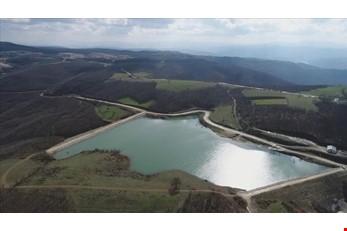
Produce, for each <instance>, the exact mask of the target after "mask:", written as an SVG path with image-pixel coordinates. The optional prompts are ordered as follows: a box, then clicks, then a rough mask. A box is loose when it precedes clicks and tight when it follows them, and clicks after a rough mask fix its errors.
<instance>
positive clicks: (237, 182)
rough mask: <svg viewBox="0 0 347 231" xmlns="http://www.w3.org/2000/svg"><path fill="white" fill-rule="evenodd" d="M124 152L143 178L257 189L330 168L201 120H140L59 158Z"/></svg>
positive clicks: (86, 141)
mask: <svg viewBox="0 0 347 231" xmlns="http://www.w3.org/2000/svg"><path fill="white" fill-rule="evenodd" d="M95 148H99V149H119V150H121V151H122V153H123V154H125V155H127V156H129V157H130V160H131V169H132V170H134V171H137V172H141V173H144V174H152V173H156V172H159V171H164V170H171V169H181V170H184V171H186V172H189V173H191V174H193V175H196V176H198V177H200V178H203V179H207V180H208V181H211V182H213V183H215V184H218V185H225V186H231V187H237V188H243V189H247V190H249V189H254V188H257V187H261V186H265V185H268V184H272V183H276V182H279V181H283V180H288V179H292V178H297V177H302V176H306V175H311V174H314V173H318V172H321V171H323V170H325V169H327V167H325V166H322V165H318V164H314V163H310V162H306V161H303V160H301V159H299V158H297V157H292V156H287V155H284V154H280V153H278V152H274V151H270V150H268V149H266V148H262V147H260V146H257V145H255V144H249V143H240V142H236V141H233V140H230V139H227V138H223V137H220V136H218V135H217V134H216V133H214V132H213V131H211V130H210V129H208V128H206V127H204V126H202V125H201V124H200V122H199V120H198V119H197V118H196V117H184V118H179V119H169V120H162V119H150V118H145V117H142V118H138V119H136V120H133V121H130V122H128V123H126V124H123V125H121V126H118V127H115V128H112V129H110V130H108V131H106V132H104V133H102V134H99V135H97V136H94V137H92V138H90V139H88V140H85V141H82V142H80V143H77V144H74V145H72V146H70V147H68V148H66V149H63V150H61V151H59V152H57V154H56V155H55V157H56V158H57V159H60V158H66V157H69V156H72V155H75V154H77V153H79V152H81V151H84V150H93V149H95Z"/></svg>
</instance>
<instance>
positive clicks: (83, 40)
mask: <svg viewBox="0 0 347 231" xmlns="http://www.w3.org/2000/svg"><path fill="white" fill-rule="evenodd" d="M0 39H1V41H10V42H15V43H21V44H28V45H54V46H67V47H111V48H152V49H190V48H194V49H199V48H200V49H203V48H204V47H205V48H206V47H223V46H230V45H257V44H287V45H311V46H328V47H337V48H338V47H347V42H346V41H347V19H221V18H218V19H150V18H147V19H121V18H117V19H110V18H109V19H108V18H106V19H24V18H21V19H1V34H0Z"/></svg>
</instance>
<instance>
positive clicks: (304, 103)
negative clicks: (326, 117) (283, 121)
mask: <svg viewBox="0 0 347 231" xmlns="http://www.w3.org/2000/svg"><path fill="white" fill-rule="evenodd" d="M242 93H243V94H244V95H245V96H246V97H262V96H264V97H272V96H273V97H285V98H286V99H287V100H288V106H289V107H293V108H302V109H305V110H309V111H318V108H317V106H316V105H315V104H314V99H313V98H311V97H304V96H300V95H295V94H287V93H282V92H277V91H271V90H262V89H245V90H243V91H242ZM268 100H270V99H268ZM263 101H265V100H263ZM279 102H280V101H275V102H273V103H276V105H277V104H278V103H279ZM280 103H281V104H282V103H283V102H282V101H281V102H280ZM268 105H269V104H268Z"/></svg>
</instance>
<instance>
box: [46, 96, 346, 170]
mask: <svg viewBox="0 0 347 231" xmlns="http://www.w3.org/2000/svg"><path fill="white" fill-rule="evenodd" d="M41 96H42V97H47V96H44V95H43V93H41ZM67 97H72V98H76V99H80V100H87V101H92V102H98V103H105V104H108V105H115V106H119V107H123V108H127V109H130V110H133V111H137V112H139V113H138V114H135V115H133V116H130V117H128V118H125V119H123V120H120V121H116V122H114V123H111V124H108V125H106V126H103V127H100V128H96V129H94V130H91V131H87V132H85V133H82V134H79V135H77V136H74V137H71V138H68V139H66V140H65V141H63V142H61V143H59V144H57V145H54V146H53V147H51V148H49V149H47V150H46V153H48V154H50V155H54V153H56V152H58V151H60V150H62V149H64V148H67V147H69V146H71V145H73V144H76V143H79V142H82V141H84V140H86V139H89V138H91V137H93V136H95V135H97V134H100V133H103V132H105V131H107V130H109V129H111V128H114V127H116V126H119V125H121V124H124V123H127V122H129V121H131V120H133V119H136V118H138V117H141V116H144V115H146V116H149V117H157V118H158V117H159V118H167V117H182V116H187V115H194V114H204V116H203V117H202V120H203V121H204V123H202V125H203V126H205V127H208V128H210V127H213V128H216V129H220V130H222V131H224V132H227V133H230V134H233V135H239V136H240V137H242V138H245V140H247V141H251V143H255V144H259V143H260V144H262V145H265V147H267V148H268V149H271V150H274V151H277V152H280V153H283V154H284V155H289V156H296V157H298V158H300V159H303V160H306V159H308V160H310V162H312V163H317V164H320V165H325V166H327V167H343V168H345V165H343V164H340V163H337V162H334V161H331V160H328V159H325V158H322V157H318V156H315V155H311V154H307V153H304V152H299V151H295V150H291V149H289V148H285V147H282V146H281V145H280V144H278V143H275V142H272V141H268V140H265V139H263V138H259V137H256V136H253V135H250V134H247V133H244V132H241V131H238V130H235V129H231V128H227V127H225V126H222V125H220V124H217V123H215V122H213V121H211V120H210V119H209V117H210V113H211V112H210V111H207V110H192V111H186V112H178V113H158V112H151V111H147V110H145V109H142V108H138V107H135V106H131V105H126V104H121V103H115V102H109V101H105V100H99V99H93V98H88V97H83V96H76V95H70V96H67ZM215 133H217V134H218V135H221V136H223V135H222V134H220V133H218V132H215ZM238 141H241V142H245V141H244V140H238Z"/></svg>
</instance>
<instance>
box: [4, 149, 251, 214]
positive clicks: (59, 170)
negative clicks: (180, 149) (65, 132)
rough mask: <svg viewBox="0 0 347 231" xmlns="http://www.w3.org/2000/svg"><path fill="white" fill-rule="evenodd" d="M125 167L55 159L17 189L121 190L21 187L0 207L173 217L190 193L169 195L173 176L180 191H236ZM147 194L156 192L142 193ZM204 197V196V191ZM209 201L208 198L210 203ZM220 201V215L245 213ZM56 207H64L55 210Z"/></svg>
mask: <svg viewBox="0 0 347 231" xmlns="http://www.w3.org/2000/svg"><path fill="white" fill-rule="evenodd" d="M30 161H31V162H38V163H36V164H40V165H41V166H42V163H41V162H40V160H39V159H36V160H30ZM129 166H130V162H129V159H128V158H127V157H125V156H123V155H119V154H115V153H100V152H98V153H83V154H79V155H76V156H74V157H71V158H68V159H63V160H54V161H51V162H48V164H46V165H44V166H43V167H42V168H41V169H40V170H39V171H36V173H35V174H33V175H32V176H30V177H28V178H27V179H26V180H25V181H23V183H22V184H21V185H59V184H61V185H80V186H94V187H98V186H101V187H116V188H120V189H116V188H115V189H112V190H105V189H101V188H93V189H86V188H69V189H63V188H61V189H57V188H52V189H47V188H46V189H35V188H25V189H16V190H14V191H9V190H4V192H2V195H5V196H3V197H1V198H0V199H1V200H0V203H1V206H0V207H1V210H2V211H4V212H8V211H14V212H22V211H27V212H33V211H35V212H44V211H56V212H176V211H180V210H179V209H180V208H181V207H182V206H183V204H187V203H186V199H187V198H188V196H189V195H190V194H189V191H181V192H179V193H178V194H176V195H170V194H169V193H168V188H169V186H170V182H171V180H172V179H173V178H174V177H179V178H180V179H181V181H182V185H181V189H187V190H191V189H193V192H194V189H207V190H208V189H212V188H213V189H215V190H216V191H221V192H224V193H231V192H232V193H234V192H235V190H234V189H231V188H228V187H221V186H217V185H214V184H212V183H210V182H207V181H204V180H201V179H199V178H197V177H195V176H193V175H190V174H188V173H186V172H183V171H177V170H175V171H166V172H161V173H158V174H154V175H149V176H147V175H142V174H140V173H136V172H131V171H130V170H129ZM19 170H20V169H19ZM19 172H20V171H19ZM124 188H125V189H124ZM146 189H147V190H157V191H153V192H152V191H151V192H148V191H141V190H146ZM193 194H194V193H193ZM206 194H207V195H208V194H209V193H208V192H206ZM36 195H40V198H41V200H42V201H45V203H46V204H45V205H42V204H41V203H40V200H37V197H36ZM213 197H214V196H213V195H212V199H213ZM30 198H31V199H30ZM28 199H29V201H28ZM210 199H211V197H207V198H205V199H204V198H200V199H199V200H198V201H196V203H198V204H204V200H210ZM238 199H239V198H238ZM224 200H225V201H226V202H229V204H230V205H231V206H229V207H228V209H227V210H223V211H226V212H228V211H229V212H233V211H238V209H240V211H244V212H245V211H246V210H245V208H241V207H240V206H238V202H235V201H234V199H233V198H225V199H224ZM58 202H59V204H63V205H64V206H58V207H59V208H56V207H57V203H58ZM29 204H30V205H29ZM23 206H25V207H23ZM191 209H193V208H191ZM218 209H219V208H218V207H216V208H212V210H211V212H213V211H217V212H218V211H219V210H218ZM223 209H225V208H223ZM187 211H189V209H188V210H187Z"/></svg>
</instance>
